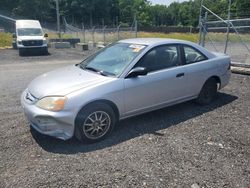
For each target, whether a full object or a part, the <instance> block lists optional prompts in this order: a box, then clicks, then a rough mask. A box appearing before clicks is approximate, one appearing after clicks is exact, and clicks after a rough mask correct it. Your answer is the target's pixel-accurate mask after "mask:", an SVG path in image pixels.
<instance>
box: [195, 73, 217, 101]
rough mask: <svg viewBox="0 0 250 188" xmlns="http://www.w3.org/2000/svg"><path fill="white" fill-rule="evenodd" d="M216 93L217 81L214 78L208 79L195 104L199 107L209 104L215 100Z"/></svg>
mask: <svg viewBox="0 0 250 188" xmlns="http://www.w3.org/2000/svg"><path fill="white" fill-rule="evenodd" d="M217 92H218V86H217V81H216V80H215V79H214V78H210V79H208V80H207V81H206V82H205V84H204V85H203V87H202V89H201V91H200V94H199V96H198V98H197V99H196V102H197V103H198V104H200V105H207V104H210V103H211V102H212V101H213V100H214V99H215V98H216V96H217Z"/></svg>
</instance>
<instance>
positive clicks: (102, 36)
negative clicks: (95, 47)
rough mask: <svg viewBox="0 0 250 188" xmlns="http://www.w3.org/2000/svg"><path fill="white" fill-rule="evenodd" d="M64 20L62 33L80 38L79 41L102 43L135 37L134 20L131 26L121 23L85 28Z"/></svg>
mask: <svg viewBox="0 0 250 188" xmlns="http://www.w3.org/2000/svg"><path fill="white" fill-rule="evenodd" d="M63 22H64V27H65V29H64V34H66V35H67V34H69V35H70V36H72V37H75V38H80V40H81V42H84V43H88V42H93V43H97V42H102V43H104V44H107V43H111V42H114V41H117V40H120V39H126V38H135V37H137V21H136V20H134V21H133V23H132V25H131V27H127V26H126V27H124V26H122V25H121V24H120V25H118V26H116V27H108V26H105V25H103V26H102V27H95V26H93V27H91V28H85V27H84V25H82V27H81V28H79V27H76V26H73V25H71V24H69V23H67V21H66V19H65V18H63Z"/></svg>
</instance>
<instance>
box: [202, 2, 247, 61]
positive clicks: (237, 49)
mask: <svg viewBox="0 0 250 188" xmlns="http://www.w3.org/2000/svg"><path fill="white" fill-rule="evenodd" d="M221 11H224V15H227V16H225V17H226V18H222V17H220V16H219V15H218V14H216V13H215V12H213V11H212V10H210V9H209V8H208V7H206V6H204V5H203V1H202V2H201V12H200V24H199V25H200V40H199V43H200V45H202V46H205V47H206V48H207V49H209V50H212V51H216V52H221V53H225V54H228V55H230V56H231V59H232V62H235V63H239V64H244V65H248V64H249V65H250V13H249V15H244V16H245V18H238V17H237V18H234V17H235V16H234V13H233V12H232V11H231V1H230V0H229V1H228V9H225V10H221ZM220 14H221V13H220ZM248 16H249V17H248Z"/></svg>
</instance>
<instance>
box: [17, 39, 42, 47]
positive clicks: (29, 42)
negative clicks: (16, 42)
mask: <svg viewBox="0 0 250 188" xmlns="http://www.w3.org/2000/svg"><path fill="white" fill-rule="evenodd" d="M22 43H23V45H24V46H42V45H43V40H23V41H22Z"/></svg>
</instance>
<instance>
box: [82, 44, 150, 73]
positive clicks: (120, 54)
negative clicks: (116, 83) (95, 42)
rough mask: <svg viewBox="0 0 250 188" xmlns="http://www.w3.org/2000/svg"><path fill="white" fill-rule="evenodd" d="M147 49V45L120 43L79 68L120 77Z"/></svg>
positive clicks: (104, 50)
mask: <svg viewBox="0 0 250 188" xmlns="http://www.w3.org/2000/svg"><path fill="white" fill-rule="evenodd" d="M145 47H146V45H141V44H128V43H120V42H118V43H115V44H112V45H111V46H108V47H106V48H104V49H102V50H101V51H100V52H98V53H96V54H94V55H93V56H91V57H89V58H87V59H86V60H84V61H83V62H82V63H80V64H79V66H80V67H81V68H82V69H87V70H90V71H94V72H97V73H99V74H102V75H105V76H118V75H120V74H121V73H122V71H123V70H124V69H125V68H126V67H127V66H128V65H129V64H130V63H131V62H132V61H133V60H134V59H135V58H136V57H137V56H138V55H139V54H140V53H141V52H142V51H143V50H144V49H145Z"/></svg>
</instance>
